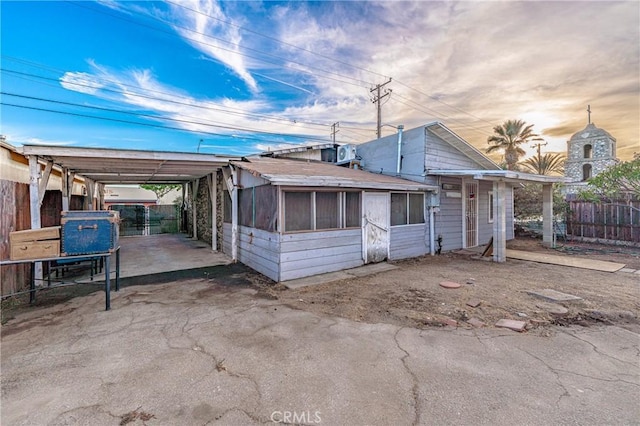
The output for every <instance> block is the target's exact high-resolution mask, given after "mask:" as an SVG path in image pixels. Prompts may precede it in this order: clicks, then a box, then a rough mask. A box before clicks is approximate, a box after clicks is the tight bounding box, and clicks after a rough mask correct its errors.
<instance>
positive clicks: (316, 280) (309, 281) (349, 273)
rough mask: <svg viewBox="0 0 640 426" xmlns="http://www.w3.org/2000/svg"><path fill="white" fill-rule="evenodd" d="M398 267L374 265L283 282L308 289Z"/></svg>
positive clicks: (381, 264) (384, 264) (290, 286)
mask: <svg viewBox="0 0 640 426" xmlns="http://www.w3.org/2000/svg"><path fill="white" fill-rule="evenodd" d="M394 269H398V267H397V266H395V265H392V264H390V263H386V262H382V263H372V264H370V265H364V266H360V267H358V268H352V269H345V270H344V271H337V272H328V273H326V274H319V275H314V276H311V277H305V278H298V279H296V280H289V281H283V282H282V284H283V285H284V286H285V287H287V288H290V289H294V288H300V287H307V286H310V285H318V284H326V283H330V282H334V281H340V280H346V279H349V278H360V277H366V276H368V275H373V274H378V273H380V272H387V271H393V270H394Z"/></svg>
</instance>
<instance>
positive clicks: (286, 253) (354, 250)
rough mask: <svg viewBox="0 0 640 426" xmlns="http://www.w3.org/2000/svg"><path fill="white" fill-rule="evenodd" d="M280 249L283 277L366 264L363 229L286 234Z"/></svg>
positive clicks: (305, 275)
mask: <svg viewBox="0 0 640 426" xmlns="http://www.w3.org/2000/svg"><path fill="white" fill-rule="evenodd" d="M280 253H281V254H280V281H287V280H293V279H296V278H301V277H307V276H310V275H317V274H323V273H326V272H335V271H340V270H342V269H349V268H355V267H357V266H361V265H363V264H364V261H363V260H362V230H361V229H360V228H358V229H341V230H331V231H320V232H301V233H296V234H283V235H282V236H281V240H280ZM243 263H244V262H243ZM249 266H251V265H249ZM251 267H253V266H251ZM270 278H271V277H270Z"/></svg>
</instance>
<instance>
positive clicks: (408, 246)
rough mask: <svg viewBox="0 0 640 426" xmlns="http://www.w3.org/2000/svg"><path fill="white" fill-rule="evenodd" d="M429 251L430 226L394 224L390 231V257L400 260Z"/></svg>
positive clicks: (424, 224) (423, 224)
mask: <svg viewBox="0 0 640 426" xmlns="http://www.w3.org/2000/svg"><path fill="white" fill-rule="evenodd" d="M426 253H429V226H428V224H426V223H421V224H417V225H403V226H392V227H391V233H390V245H389V259H390V260H399V259H406V258H409V257H417V256H422V255H424V254H426Z"/></svg>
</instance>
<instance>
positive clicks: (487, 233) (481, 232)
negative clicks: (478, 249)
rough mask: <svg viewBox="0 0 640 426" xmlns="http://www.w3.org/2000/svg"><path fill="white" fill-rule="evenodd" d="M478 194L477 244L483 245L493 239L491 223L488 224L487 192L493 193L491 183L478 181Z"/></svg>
mask: <svg viewBox="0 0 640 426" xmlns="http://www.w3.org/2000/svg"><path fill="white" fill-rule="evenodd" d="M478 192H479V194H478V244H479V245H485V244H487V243H488V242H489V240H490V239H491V237H493V223H489V192H493V182H489V181H486V180H482V181H479V184H478ZM508 213H509V212H507V215H508ZM494 216H495V215H494ZM508 221H509V218H508V217H507V222H508Z"/></svg>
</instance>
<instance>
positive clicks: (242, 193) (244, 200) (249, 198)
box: [238, 188, 254, 227]
mask: <svg viewBox="0 0 640 426" xmlns="http://www.w3.org/2000/svg"><path fill="white" fill-rule="evenodd" d="M253 207H254V204H253V188H247V189H239V190H238V223H239V224H240V225H242V226H250V227H253V216H254V209H253Z"/></svg>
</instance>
